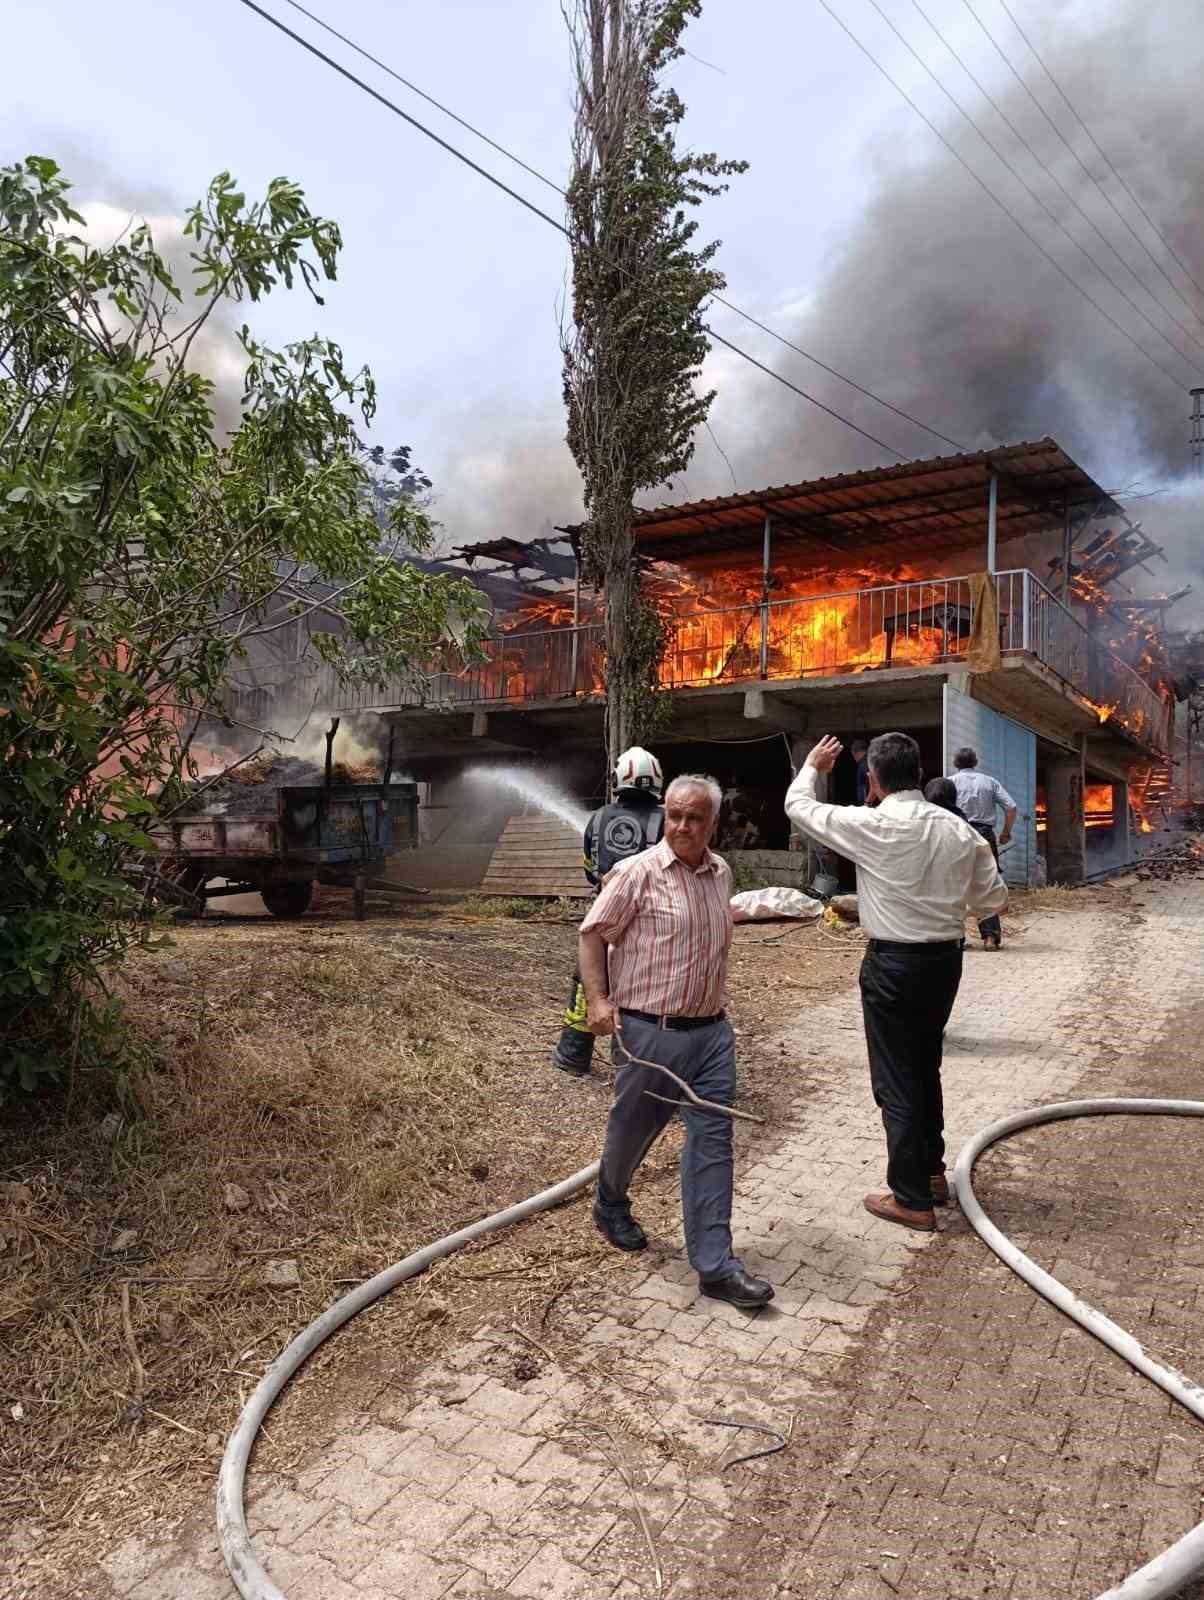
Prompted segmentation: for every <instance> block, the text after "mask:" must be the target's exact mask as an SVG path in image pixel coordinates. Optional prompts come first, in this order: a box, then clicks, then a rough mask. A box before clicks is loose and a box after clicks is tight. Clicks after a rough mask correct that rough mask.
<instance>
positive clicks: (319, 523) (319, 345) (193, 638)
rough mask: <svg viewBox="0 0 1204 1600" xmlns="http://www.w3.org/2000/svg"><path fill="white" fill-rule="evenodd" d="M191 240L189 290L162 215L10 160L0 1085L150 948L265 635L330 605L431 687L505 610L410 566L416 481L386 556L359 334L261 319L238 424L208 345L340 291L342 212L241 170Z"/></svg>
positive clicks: (55, 1040) (52, 1056)
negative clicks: (171, 845) (99, 241)
mask: <svg viewBox="0 0 1204 1600" xmlns="http://www.w3.org/2000/svg"><path fill="white" fill-rule="evenodd" d="M184 233H185V237H186V240H187V241H188V244H189V246H190V250H191V262H192V280H193V281H192V284H191V285H190V286H185V289H184V290H183V291H182V290H181V288H180V286H178V285H177V283H176V282H175V281H174V279H173V277H172V274H171V271H170V270H169V268H168V265H167V264H166V262H165V260H164V257H163V256H162V255H161V254H160V252H159V250H158V248H157V247H156V242H155V240H154V239H153V237H152V235H151V232H150V230H149V228H148V227H147V226H146V225H145V224H143V223H138V222H132V223H131V224H130V226H129V228H128V229H127V230H126V232H125V233H124V234H123V235H122V236H121V237H120V238H119V239H117V240H116V241H115V242H113V243H111V244H108V245H106V246H104V247H103V248H98V247H97V246H95V245H94V244H93V243H91V242H89V240H88V238H87V237H86V233H85V229H84V222H83V218H82V217H81V216H80V215H79V214H78V213H77V212H76V211H75V210H73V209H72V206H71V204H70V199H69V185H68V184H67V183H66V182H65V180H64V178H63V176H62V175H61V173H60V172H59V169H58V168H57V166H56V165H55V163H54V162H53V161H50V160H47V159H45V158H42V157H34V156H31V157H29V158H28V159H26V160H25V161H24V162H22V163H19V164H17V165H15V166H12V167H9V168H6V169H3V170H0V1091H2V1090H3V1086H4V1083H5V1081H6V1079H7V1080H8V1081H10V1082H11V1081H14V1080H15V1081H19V1082H21V1083H23V1084H24V1085H25V1086H27V1087H28V1086H30V1085H31V1084H32V1083H33V1082H35V1081H36V1079H37V1077H38V1076H39V1075H40V1074H41V1073H43V1072H47V1071H51V1072H52V1071H54V1070H55V1068H56V1066H57V1065H58V1064H59V1063H60V1062H61V1061H62V1059H63V1049H64V1044H63V1041H64V1039H66V1040H67V1041H69V1042H72V1041H73V1042H72V1043H70V1046H69V1047H70V1048H78V1045H79V1042H80V1040H81V1039H83V1040H86V1039H87V1038H88V1036H89V1030H90V1028H91V1026H92V1024H93V1023H94V1021H95V1019H96V1016H97V1010H98V1007H97V1001H96V997H97V996H98V995H100V996H101V997H102V998H103V993H104V990H103V978H102V969H103V968H104V966H105V965H106V963H109V962H112V961H113V960H115V959H116V958H117V957H118V956H119V955H120V954H121V952H122V951H123V950H124V949H125V948H126V947H127V946H128V945H129V943H130V942H131V940H135V939H144V938H146V937H147V928H146V924H145V921H142V922H140V921H139V920H138V918H137V916H136V913H137V912H138V911H139V900H138V896H137V894H136V893H135V892H134V891H133V890H132V889H131V887H130V886H129V881H128V877H127V876H125V875H123V872H122V868H123V866H125V865H126V864H127V858H128V857H129V855H130V854H131V852H140V851H143V850H145V849H146V848H147V847H148V846H149V843H150V841H149V839H148V837H147V833H146V828H147V826H148V824H149V823H151V822H152V821H153V819H154V816H155V814H156V805H157V803H158V801H157V797H159V796H160V795H161V794H162V793H163V792H164V791H165V790H166V792H168V793H170V792H172V790H173V786H174V785H175V784H176V783H177V782H178V780H179V779H180V778H181V777H182V776H183V775H184V774H185V773H186V771H187V769H188V763H189V756H188V748H189V743H190V740H191V737H192V735H193V733H194V732H195V730H196V728H197V725H198V723H199V721H200V719H201V717H202V716H203V715H205V714H206V713H214V712H216V713H217V714H218V715H221V713H222V710H223V698H222V697H223V690H224V686H225V684H226V682H227V678H228V675H229V674H230V673H231V671H232V669H235V668H237V666H238V664H239V663H240V662H243V661H245V659H246V658H247V655H248V653H249V652H250V651H252V650H253V648H254V644H255V641H256V640H257V639H263V638H265V637H267V636H268V635H269V634H271V633H272V632H273V631H275V630H276V629H279V628H282V627H286V626H288V625H289V624H290V623H292V622H295V621H296V620H297V619H298V618H300V619H304V617H305V616H306V614H307V612H308V611H309V610H310V609H312V608H314V607H316V606H317V605H318V604H319V603H320V604H321V605H322V606H323V608H324V610H325V611H326V612H327V614H329V612H330V610H331V609H332V608H333V609H335V610H336V611H337V613H338V616H339V619H340V625H341V630H342V631H341V634H332V633H323V634H321V635H318V636H316V638H315V647H316V648H317V649H318V650H319V651H320V652H321V654H322V656H323V657H325V658H326V660H328V661H330V662H333V663H334V665H335V667H336V669H337V670H338V671H339V672H340V673H343V674H347V675H359V676H361V677H362V676H374V677H380V678H384V677H387V676H392V675H395V674H402V675H405V674H407V673H408V674H412V675H413V676H414V678H415V679H416V680H417V679H419V678H420V676H421V666H422V664H423V663H425V662H427V661H428V660H430V658H431V657H432V656H434V655H437V654H439V653H440V652H441V651H444V650H450V649H455V650H462V651H467V652H468V653H470V654H471V653H472V652H473V651H474V650H475V648H476V643H477V641H478V640H479V638H480V636H481V633H482V631H483V627H484V623H485V620H486V619H485V613H484V612H483V611H482V608H481V603H480V597H479V596H478V594H477V593H476V591H475V590H474V589H472V587H471V586H470V585H469V584H468V583H466V582H464V581H462V580H458V579H452V578H448V577H445V576H432V575H431V574H429V573H427V572H425V571H422V570H421V569H419V568H418V567H416V566H414V565H411V564H407V563H406V562H405V561H404V560H403V559H397V553H398V552H399V551H400V550H404V549H409V550H421V549H423V548H424V547H425V546H426V545H427V544H428V543H429V540H430V536H431V534H430V524H429V522H428V521H427V519H426V517H425V515H424V513H423V512H422V510H421V508H420V506H419V505H418V504H417V503H416V500H415V498H414V497H413V496H412V495H409V494H398V495H397V496H396V497H394V499H393V500H392V501H391V503H390V505H389V507H388V527H389V535H390V538H391V540H392V543H391V545H390V544H388V543H386V545H385V546H384V547H382V539H381V529H380V527H379V526H378V524H377V521H376V518H375V516H374V514H373V507H374V504H375V501H374V499H373V497H372V494H371V484H370V481H369V480H370V474H369V470H368V469H369V465H370V463H366V462H365V460H364V457H363V454H362V451H361V450H360V447H359V445H358V443H357V438H356V433H355V423H356V422H357V421H358V422H360V423H366V422H368V421H369V420H370V419H371V416H372V413H373V411H374V408H375V390H374V387H373V384H372V379H371V376H370V375H369V373H368V372H367V371H366V370H361V371H359V372H352V371H350V370H349V369H348V367H347V366H346V364H345V362H344V359H343V354H342V352H341V351H340V350H339V348H338V347H337V346H336V345H334V344H332V343H330V342H329V341H327V340H324V339H322V338H319V337H316V336H315V337H311V338H308V339H304V340H301V341H299V342H297V343H295V344H290V345H288V346H287V347H286V348H285V349H283V350H274V349H271V348H269V347H268V346H266V345H264V344H262V343H261V342H259V341H258V340H257V339H256V338H254V337H253V335H252V333H251V331H250V329H249V328H248V327H247V326H245V325H244V326H242V327H241V328H240V329H239V330H238V332H237V334H236V335H235V337H236V340H237V346H238V348H239V351H240V355H241V359H242V361H243V363H244V366H245V380H244V387H243V394H242V400H241V406H240V409H239V416H238V419H237V422H236V425H235V426H234V427H233V428H232V429H229V430H227V431H226V432H224V433H223V434H222V436H220V437H219V436H218V433H217V430H216V428H215V424H214V418H213V411H212V401H213V397H214V385H213V383H212V381H211V380H210V379H209V378H207V377H206V376H204V375H203V374H202V373H201V372H200V371H198V370H197V363H196V352H197V350H198V348H199V347H198V343H197V341H198V339H201V337H202V335H203V334H204V333H205V330H206V329H207V328H211V326H212V325H213V323H214V320H215V313H216V314H219V316H220V312H221V311H222V309H228V308H230V307H232V306H235V305H237V304H238V303H239V302H245V301H248V300H249V301H258V300H260V299H261V298H262V297H263V296H264V295H265V294H267V293H268V291H269V290H271V289H272V288H273V286H274V285H276V284H277V283H279V282H283V283H284V284H287V285H289V286H292V285H293V284H294V283H295V282H296V281H298V280H299V281H300V282H301V283H303V284H304V285H305V286H306V287H307V288H308V289H309V290H310V292H311V293H312V294H313V295H314V298H315V299H317V300H318V303H319V304H320V303H321V301H320V297H319V296H318V294H317V286H318V284H319V283H320V282H321V280H322V279H324V278H325V279H332V278H333V277H334V276H335V268H336V262H337V257H338V252H339V248H340V244H341V240H340V237H339V231H338V228H337V227H336V226H335V224H334V223H332V222H329V221H326V220H324V219H322V218H320V217H317V216H315V215H314V214H313V213H312V212H311V211H310V210H309V208H308V207H307V205H306V204H305V199H304V196H303V194H302V192H301V190H300V189H298V188H297V186H296V185H295V184H293V183H291V182H289V181H288V180H286V179H277V180H275V181H274V182H273V183H272V184H271V185H270V186H269V187H268V190H267V193H266V195H265V196H264V197H263V199H261V200H258V201H253V202H252V201H248V199H247V198H246V196H245V195H243V194H242V193H240V192H239V190H238V188H237V187H236V185H235V183H234V181H233V180H232V179H231V178H230V176H229V175H228V174H225V173H223V174H222V175H220V176H219V177H217V178H215V179H214V181H213V183H212V184H211V185H210V187H209V190H208V193H207V195H206V196H205V198H204V200H203V201H202V202H200V203H199V204H198V205H197V206H196V207H195V208H194V209H193V210H191V211H190V212H189V213H188V216H187V220H186V223H185V227H184Z"/></svg>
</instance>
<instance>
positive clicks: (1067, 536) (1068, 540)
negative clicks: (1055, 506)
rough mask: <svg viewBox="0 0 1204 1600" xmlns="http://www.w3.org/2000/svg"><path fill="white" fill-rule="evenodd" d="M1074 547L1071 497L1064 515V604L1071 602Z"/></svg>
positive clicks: (1067, 501)
mask: <svg viewBox="0 0 1204 1600" xmlns="http://www.w3.org/2000/svg"><path fill="white" fill-rule="evenodd" d="M1073 548H1074V535H1073V533H1072V532H1071V527H1070V497H1069V496H1067V499H1066V509H1065V511H1064V512H1063V517H1062V604H1063V605H1064V606H1068V605H1069V604H1070V552H1071V550H1073Z"/></svg>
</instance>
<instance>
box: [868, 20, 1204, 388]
mask: <svg viewBox="0 0 1204 1600" xmlns="http://www.w3.org/2000/svg"><path fill="white" fill-rule="evenodd" d="M869 3H870V5H871V6H872V7H873V8H874V10H875V11H876V12H877V13H878V15H879V16H880V17H881V18H882V20H883V22H885V23H886V25H887V27H888V28H889V29H890V30H891V32H892V33H893V34H894V35H895V37H896V38H897V39H898V40H899V42H900V43H901V44H902V45H903V47H904V49H905V50H907V51H908V53H909V54H910V55H911V56H913V57H914V58H915V60H916V61H917V62H918V63H919V65H920V66H921V67H922V68H923V70H924V71H925V72H926V73H927V74H928V76H929V77H930V78H931V79H932V81H933V83H935V84H936V86H937V88H938V89H939V90H940V91H941V93H942V94H943V95H944V96H945V99H946V100H948V102H949V104H950V105H951V106H952V107H953V108H954V110H955V111H956V112H957V113H958V115H959V116H961V117H962V118H963V119H964V120H965V121H966V122H968V123H969V125H970V127H971V128H973V130H974V132H975V133H976V134H977V135H978V137H979V138H980V139H981V140H982V142H983V144H985V145H986V147H987V149H988V150H989V151H990V152H991V154H992V155H993V156H994V157H995V159H996V160H997V161H999V162H1000V163H1001V164H1002V166H1004V167H1005V168H1006V169H1007V171H1008V172H1010V173H1011V175H1012V177H1013V178H1015V180H1016V182H1017V183H1019V184H1020V185H1021V186H1022V187H1023V189H1024V191H1025V193H1026V194H1027V195H1029V196H1030V198H1031V199H1033V200H1034V201H1035V202H1036V203H1037V205H1039V206H1040V208H1041V210H1042V211H1043V212H1044V213H1045V215H1046V216H1047V217H1048V218H1049V220H1050V222H1052V223H1053V225H1054V227H1056V228H1057V229H1058V230H1059V231H1060V232H1061V233H1063V234H1065V236H1066V238H1067V239H1068V240H1069V241H1070V243H1071V244H1072V245H1073V246H1074V248H1075V249H1076V250H1078V251H1079V252H1080V253H1081V254H1082V255H1084V256H1086V258H1087V260H1088V261H1090V262H1091V264H1092V266H1093V267H1095V268H1096V270H1097V271H1098V272H1099V273H1100V274H1101V276H1102V277H1103V278H1104V280H1105V282H1107V283H1108V284H1110V285H1111V287H1112V288H1113V289H1115V291H1116V293H1117V294H1119V295H1120V297H1121V299H1122V300H1124V302H1125V304H1126V305H1127V306H1128V307H1129V308H1130V309H1131V310H1133V311H1135V312H1136V313H1137V315H1138V316H1139V317H1140V318H1141V320H1142V321H1143V322H1144V323H1145V325H1146V327H1147V328H1149V329H1150V331H1151V332H1152V333H1153V334H1155V335H1156V336H1157V337H1158V338H1159V339H1161V340H1162V342H1163V343H1164V344H1165V345H1166V347H1167V348H1168V349H1169V350H1172V351H1174V353H1175V355H1177V356H1178V357H1179V359H1180V360H1181V361H1184V362H1186V363H1187V365H1188V366H1190V367H1191V368H1192V370H1193V372H1195V374H1196V375H1197V376H1198V377H1200V378H1204V370H1201V369H1200V368H1199V367H1197V366H1196V365H1195V363H1194V358H1193V357H1191V356H1189V355H1186V354H1185V353H1184V352H1183V351H1182V350H1180V349H1179V347H1178V345H1176V344H1174V343H1172V341H1171V339H1170V338H1169V337H1168V336H1167V335H1166V334H1165V333H1163V331H1162V329H1161V328H1159V327H1158V326H1157V324H1156V323H1154V322H1152V321H1151V320H1150V318H1149V317H1148V316H1147V315H1146V313H1145V312H1144V311H1143V310H1142V308H1141V307H1140V306H1139V305H1138V304H1137V302H1136V301H1135V300H1133V299H1132V298H1131V297H1130V295H1129V294H1128V292H1127V290H1125V289H1124V288H1123V287H1122V286H1121V285H1120V284H1119V283H1117V281H1116V279H1115V278H1114V277H1113V276H1112V274H1111V273H1110V272H1109V271H1108V270H1107V268H1106V267H1104V266H1102V265H1101V264H1100V263H1099V262H1098V261H1097V260H1096V259H1095V257H1094V256H1093V255H1092V254H1091V252H1090V251H1089V250H1088V249H1087V247H1086V246H1085V245H1083V244H1081V243H1080V242H1079V240H1078V239H1076V238H1075V236H1074V234H1073V233H1071V231H1070V229H1069V228H1068V227H1067V226H1066V224H1065V223H1064V222H1063V221H1062V219H1061V218H1060V217H1059V216H1058V215H1057V214H1056V212H1054V211H1052V210H1051V209H1050V207H1049V206H1048V205H1046V203H1045V201H1044V200H1043V199H1042V197H1041V196H1040V195H1039V194H1038V193H1037V191H1036V190H1035V189H1034V188H1033V186H1032V184H1031V183H1029V181H1028V179H1027V178H1026V177H1025V176H1024V174H1023V173H1022V172H1020V171H1018V170H1017V168H1016V167H1015V166H1014V165H1013V163H1012V162H1011V161H1010V160H1009V159H1008V157H1007V156H1006V155H1005V153H1004V152H1003V151H1002V150H1001V149H1000V148H999V146H998V145H997V144H996V143H995V141H994V140H993V139H991V138H990V137H989V136H988V135H987V134H986V133H984V132H983V130H982V128H981V127H980V126H979V124H978V123H977V122H976V121H975V119H974V118H973V117H972V116H971V115H970V113H969V112H968V111H967V110H966V108H965V106H963V105H962V103H961V101H960V100H959V99H958V98H957V96H956V95H955V94H954V93H953V92H952V90H951V89H949V88H947V87H946V85H945V83H944V82H943V80H942V79H941V77H940V75H939V73H937V72H935V71H934V70H933V68H932V67H930V66H929V65H928V63H927V61H925V59H924V57H923V56H922V55H921V54H920V52H919V51H918V50H917V49H916V47H915V46H914V45H913V44H912V43H911V41H910V39H908V38H907V36H906V34H904V33H903V32H902V31H901V30H900V29H899V27H898V26H897V25H896V24H895V23H894V22H893V21H892V20H891V18H890V17H889V16H888V15H887V13H886V12H885V11H884V10H883V8H882V6H881V4H880V3H879V0H869ZM1074 281H1075V282H1076V283H1077V279H1076V280H1074ZM1085 292H1086V291H1084V293H1085ZM1141 348H1142V349H1143V350H1144V348H1145V347H1144V346H1142V347H1141ZM1146 354H1147V355H1148V354H1149V352H1148V351H1146ZM1180 387H1182V384H1180Z"/></svg>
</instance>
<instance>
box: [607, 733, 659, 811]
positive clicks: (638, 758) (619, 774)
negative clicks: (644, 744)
mask: <svg viewBox="0 0 1204 1600" xmlns="http://www.w3.org/2000/svg"><path fill="white" fill-rule="evenodd" d="M664 786H665V780H664V777H663V776H662V774H661V764H660V762H659V761H658V760H657V759H656V757H655V756H654V755H653V754H652V753H651V752H650V751H648V750H641V748H640V746H639V745H638V744H636V745H632V747H631V749H630V750H624V752H623V754H622V755H621V756H620V757H619V759H618V761H617V762H616V763H615V793H616V794H622V792H623V790H624V789H638V790H640V791H642V792H643V793H645V794H654V795H655V796H656V798H657V799H658V800H659V799H660V797H661V790H662V789H663V788H664Z"/></svg>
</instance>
